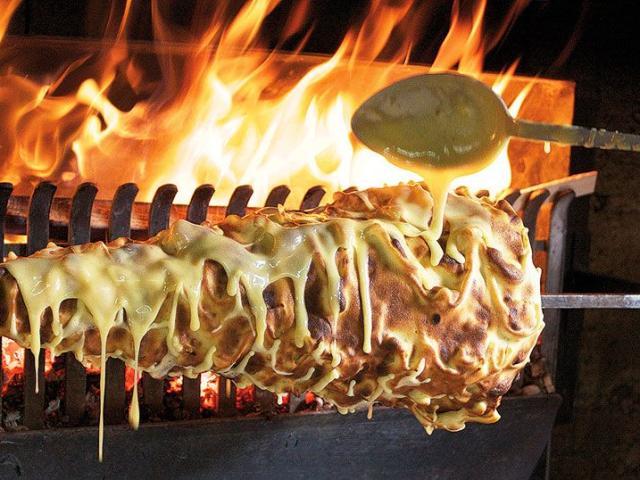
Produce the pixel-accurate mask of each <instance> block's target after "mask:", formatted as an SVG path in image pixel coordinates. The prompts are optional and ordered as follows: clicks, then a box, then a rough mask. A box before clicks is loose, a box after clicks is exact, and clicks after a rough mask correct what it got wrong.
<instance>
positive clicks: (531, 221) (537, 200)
mask: <svg viewBox="0 0 640 480" xmlns="http://www.w3.org/2000/svg"><path fill="white" fill-rule="evenodd" d="M547 198H549V191H548V190H535V191H533V192H531V194H530V195H529V199H528V201H527V205H526V206H525V207H524V211H523V213H522V223H524V226H525V227H527V229H528V230H529V232H528V237H529V245H531V248H532V249H534V246H535V244H536V229H537V226H538V214H539V213H540V208H541V207H542V204H543V203H544V202H546V201H547Z"/></svg>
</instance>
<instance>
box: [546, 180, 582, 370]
mask: <svg viewBox="0 0 640 480" xmlns="http://www.w3.org/2000/svg"><path fill="white" fill-rule="evenodd" d="M574 198H575V194H574V193H573V192H572V191H562V192H558V194H557V195H556V196H555V198H554V201H553V207H552V209H551V221H550V225H549V248H548V251H547V282H546V285H545V291H546V292H547V293H562V288H563V285H564V271H565V254H566V247H567V245H566V242H567V232H568V225H567V216H568V212H569V206H570V205H571V202H572V201H573V199H574ZM561 313H562V312H561V311H560V310H550V311H547V312H545V317H544V321H545V323H546V326H545V328H544V330H543V332H542V355H543V356H544V357H545V358H546V359H547V368H548V369H549V372H550V373H551V378H552V380H553V381H554V382H555V379H556V366H557V362H558V359H557V354H558V330H559V326H560V316H561Z"/></svg>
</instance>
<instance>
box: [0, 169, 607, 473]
mask: <svg viewBox="0 0 640 480" xmlns="http://www.w3.org/2000/svg"><path fill="white" fill-rule="evenodd" d="M595 180H596V174H595V172H590V173H588V174H581V175H574V176H571V177H567V178H564V179H560V180H556V181H552V182H548V183H545V184H541V185H538V186H533V187H530V188H527V189H522V190H517V191H513V192H511V193H509V194H508V195H506V196H505V199H506V200H507V201H509V202H510V203H511V204H512V205H513V206H514V208H515V209H516V210H518V211H519V213H520V215H521V217H522V218H523V221H524V223H525V225H526V226H527V228H528V229H529V233H528V234H529V239H530V242H531V245H532V249H533V250H534V253H536V254H537V253H543V254H544V255H546V262H545V263H546V268H545V271H546V279H545V284H544V285H543V290H544V291H545V292H547V293H561V292H562V285H563V281H564V271H565V263H566V261H565V260H566V245H567V232H568V228H567V227H568V215H569V207H570V206H571V204H572V202H573V200H574V199H575V198H577V197H581V196H587V195H590V194H591V193H593V191H594V189H595ZM55 190H56V188H55V185H53V184H52V183H50V182H42V183H40V184H38V185H37V186H36V188H35V189H34V192H33V194H32V195H31V197H30V199H29V202H28V205H29V208H28V212H27V213H26V218H25V216H24V213H23V212H24V203H25V202H24V198H23V197H17V198H14V197H11V192H12V186H11V185H10V184H7V183H3V184H0V225H1V227H0V234H1V235H0V236H1V238H0V246H1V247H2V251H3V253H4V254H5V255H6V254H7V253H8V252H9V251H12V252H14V253H17V254H21V255H24V254H29V253H32V252H34V251H36V250H38V249H40V248H44V247H45V246H46V245H47V243H48V242H49V241H50V240H52V239H53V240H59V238H57V237H60V236H61V234H65V237H66V240H67V243H68V244H78V243H85V242H87V241H89V240H96V239H98V238H100V236H102V238H105V237H106V239H108V240H113V239H115V238H118V237H122V236H131V235H132V233H133V231H132V219H133V220H135V219H134V217H133V215H134V214H135V213H136V212H138V213H139V212H140V211H141V210H144V209H148V215H147V216H146V223H147V227H146V231H140V230H138V231H137V236H138V237H140V236H142V237H150V236H152V235H154V234H156V233H158V232H159V231H160V230H162V229H164V228H166V227H167V226H168V224H169V222H170V221H171V220H175V214H176V211H177V212H179V213H181V214H182V216H183V217H184V218H186V219H187V220H189V221H192V222H194V223H201V222H202V221H204V220H206V219H208V218H210V217H211V214H212V212H213V215H214V217H215V216H219V210H220V209H221V208H223V209H224V216H227V215H244V214H245V213H246V212H247V210H248V207H247V205H248V203H249V200H250V198H251V195H252V193H253V190H252V188H251V186H249V185H242V186H239V187H237V188H236V189H235V191H234V192H233V194H232V195H231V197H230V198H229V201H228V203H227V205H226V206H225V207H209V203H210V200H211V198H212V197H213V195H214V193H215V189H214V187H213V186H211V185H208V184H207V185H201V186H200V187H198V188H197V189H196V190H195V191H194V193H193V196H192V198H191V201H190V203H189V204H188V205H187V206H186V207H185V206H178V207H177V208H176V206H174V205H172V202H173V199H174V197H175V195H176V192H177V188H176V187H175V185H172V184H167V185H163V186H161V187H159V188H158V190H157V191H156V193H155V195H154V197H153V200H152V202H151V203H150V204H140V203H136V202H135V198H136V195H137V193H138V187H137V186H136V185H135V184H133V183H129V184H124V185H122V186H121V187H120V188H119V189H118V190H117V191H116V193H115V194H114V197H113V200H112V202H111V204H110V207H111V208H110V211H109V213H108V227H107V229H106V230H105V229H104V228H101V225H98V227H97V228H93V226H94V219H95V217H94V216H93V215H92V207H94V205H95V199H96V195H97V187H96V186H95V185H94V184H91V183H83V184H81V185H79V186H78V188H77V190H76V193H75V194H74V196H73V197H72V198H71V199H70V207H69V208H68V214H67V215H68V216H67V218H68V220H67V222H66V226H65V225H60V222H59V221H58V222H57V223H56V222H55V221H53V217H54V216H57V218H59V217H60V215H61V213H60V211H59V210H60V208H59V207H58V211H57V212H56V202H55V199H54V194H55ZM289 193H290V189H289V188H288V187H287V186H285V185H281V186H278V187H275V188H274V189H273V190H272V191H271V193H270V194H269V195H268V198H267V201H266V204H265V206H277V205H278V204H282V203H284V202H285V200H286V198H287V196H288V195H289ZM324 195H325V190H324V189H323V188H322V187H321V186H317V187H313V188H311V189H309V191H307V193H306V194H305V196H304V199H303V201H302V204H301V205H300V209H302V210H306V209H311V208H314V207H316V206H318V205H319V204H320V202H321V200H322V198H323V197H324ZM12 202H13V205H12ZM68 203H69V202H68V201H67V200H64V199H61V200H59V201H58V204H59V205H60V204H64V205H67V204H68ZM20 206H22V211H21V210H20ZM52 207H53V215H52ZM545 216H546V217H547V218H546V220H545V219H544V218H542V217H545ZM545 222H547V224H548V226H549V228H548V236H547V237H546V238H542V239H540V238H538V235H537V234H538V233H539V232H538V229H537V227H538V225H539V224H544V223H545ZM5 223H6V225H5ZM98 223H99V222H98ZM139 223H140V222H139V219H138V221H137V224H138V225H139ZM21 225H25V226H26V228H25V231H26V234H27V241H26V243H25V244H11V245H5V244H4V232H5V230H9V231H11V232H14V233H15V232H20V226H21ZM6 227H8V228H6ZM65 229H66V231H65ZM560 315H561V313H560V312H558V311H547V312H546V313H545V322H546V324H547V326H546V328H545V330H544V332H543V334H542V337H543V347H542V348H543V355H544V356H545V357H546V358H547V360H548V362H549V369H550V373H551V375H552V377H553V378H554V379H555V376H556V371H555V370H556V364H557V352H558V343H559V325H560V320H561V317H560ZM25 353H26V355H25V386H24V389H25V390H24V395H25V416H24V424H25V426H27V427H28V428H29V429H30V430H40V429H42V427H43V424H44V423H43V419H44V410H45V405H44V396H43V394H42V392H43V391H44V354H42V355H40V359H41V363H40V365H39V368H38V373H39V375H38V377H39V379H40V382H41V385H40V387H41V388H40V390H39V391H40V393H38V394H36V393H35V370H34V365H33V357H32V354H31V353H30V352H29V351H27V352H25ZM30 357H31V360H30V361H31V364H29V363H28V362H29V360H28V359H29V358H30ZM65 368H66V375H65V387H66V393H65V396H66V398H67V399H69V398H71V399H72V400H71V402H69V401H68V400H67V401H65V410H64V414H65V415H67V416H68V418H69V425H70V426H73V425H78V423H79V421H80V418H81V417H82V412H83V411H84V391H85V388H86V373H85V370H84V368H83V367H82V366H81V365H80V364H79V363H78V362H77V360H75V358H73V356H72V354H66V358H65ZM30 372H31V373H30ZM1 375H2V370H1V369H0V381H1V380H2V377H1ZM142 381H143V392H144V396H143V398H142V399H141V403H142V404H144V405H146V406H147V407H148V408H149V409H150V410H151V411H154V410H158V409H159V408H161V406H162V401H163V395H164V391H163V388H162V385H163V382H162V381H161V380H160V381H158V380H154V379H152V378H151V377H148V376H144V377H143V380H142ZM219 385H220V389H219V392H218V401H219V403H218V413H219V415H220V416H223V417H225V416H234V415H236V411H235V408H234V405H235V386H233V384H232V383H231V382H226V381H221V382H220V383H219ZM227 388H229V391H227ZM532 398H533V399H536V398H537V399H538V400H532ZM0 401H1V400H0ZM183 402H184V406H185V409H187V410H188V412H189V414H190V415H191V417H190V418H197V417H198V415H199V411H200V380H199V378H198V379H184V383H183ZM256 402H257V403H258V404H259V405H260V410H261V411H262V412H263V413H265V414H266V416H267V417H271V414H273V413H274V412H275V397H274V395H272V394H271V393H269V392H264V391H258V390H257V389H256ZM297 403H298V402H295V401H292V402H291V403H290V405H291V406H295V405H296V404H297ZM560 403H561V397H560V396H559V395H556V394H551V395H546V394H543V395H539V396H536V397H513V398H508V399H506V400H505V404H504V405H503V407H502V410H503V411H504V412H505V413H506V412H509V415H511V411H512V410H513V411H522V409H523V408H525V406H526V405H529V406H528V407H526V408H525V412H526V411H527V409H528V408H533V409H534V410H535V411H531V412H529V413H530V414H528V415H527V414H524V415H523V417H522V421H523V422H524V423H526V424H528V423H529V422H530V421H531V422H533V423H532V424H531V425H530V428H533V427H534V425H537V424H540V425H542V424H544V425H552V424H553V420H554V418H555V415H556V412H557V409H558V406H559V405H560ZM0 407H1V403H0ZM126 407H127V402H126V392H125V384H124V363H123V362H122V361H120V360H116V359H109V361H108V363H107V390H106V392H105V419H106V423H107V424H108V425H118V424H122V423H123V422H124V420H125V417H126V414H125V412H126ZM383 410H385V409H383ZM405 414H406V412H393V413H384V415H385V419H386V418H392V419H394V421H396V420H397V421H398V422H400V423H401V424H402V425H404V423H403V422H404V419H405V417H404V416H403V415H405ZM359 416H361V415H359ZM279 417H280V416H278V417H276V418H279ZM300 417H301V418H303V417H306V415H303V416H300ZM334 417H335V416H334ZM200 421H202V420H200ZM216 421H224V419H218V420H216ZM260 421H262V420H260ZM300 421H301V422H304V419H302V420H300ZM1 422H2V410H1V408H0V425H1ZM210 422H211V421H208V423H210ZM296 422H297V421H296ZM296 422H294V424H292V425H294V426H293V427H292V428H299V424H298V423H296ZM340 422H342V420H338V419H337V418H334V419H333V420H326V421H325V423H326V425H327V426H326V428H329V429H331V428H337V427H336V425H339V424H340ZM214 423H215V421H214ZM321 423H322V422H321ZM360 423H362V419H360V420H356V421H355V423H353V424H351V423H349V422H347V425H352V427H347V428H352V431H351V432H347V434H346V437H345V438H346V439H348V440H349V441H352V442H355V443H356V444H357V442H358V441H360V442H362V441H364V439H363V438H360V440H358V436H360V435H363V432H365V431H366V430H367V428H365V427H362V426H361V425H360ZM173 424H175V425H176V428H182V424H183V422H165V425H166V430H158V431H162V432H163V433H162V435H168V436H171V435H172V433H171V425H173ZM197 424H198V423H193V424H192V425H197ZM239 425H241V426H239V427H238V431H237V439H236V440H239V439H241V438H244V437H243V435H245V434H246V432H245V431H244V427H245V426H247V425H248V424H247V423H242V424H239ZM252 425H253V426H251V427H248V428H249V429H250V430H251V429H253V428H256V426H255V424H252ZM498 425H501V423H499V424H498ZM147 426H148V427H150V425H149V424H148V425H147ZM112 428H115V430H114V435H115V436H116V438H121V437H122V438H127V440H126V441H127V442H129V441H135V437H131V439H129V433H122V432H121V429H122V427H119V426H114V427H112ZM143 428H146V427H145V426H144V425H143ZM287 428H288V427H287ZM319 428H322V427H319ZM402 428H403V429H404V428H405V427H402ZM478 428H479V429H483V428H490V427H484V426H474V427H473V428H471V429H470V431H472V433H471V434H466V433H465V435H467V436H468V437H469V439H467V440H464V441H463V439H459V441H460V442H462V443H461V444H463V445H466V444H467V443H468V445H467V446H465V447H464V448H465V450H466V449H467V448H471V446H472V445H476V447H474V448H479V446H480V445H481V444H482V441H481V440H480V439H481V438H485V440H484V441H486V439H487V438H490V437H491V436H492V435H493V433H489V430H487V432H486V434H485V435H483V434H482V433H478V432H477V431H476V430H477V429H478ZM493 428H494V429H495V428H496V427H493ZM498 429H499V430H500V431H504V435H508V436H509V435H512V436H514V438H513V441H520V442H521V441H523V439H522V436H520V437H519V440H516V437H518V434H517V432H516V433H514V432H510V430H509V429H506V430H503V427H498ZM536 431H537V430H536ZM547 431H548V432H547V439H546V440H545V441H536V442H531V444H530V445H529V446H528V447H527V449H528V450H529V452H528V454H529V455H530V456H531V458H533V460H532V461H526V462H520V464H518V465H519V466H518V468H516V469H515V470H514V471H513V474H517V475H518V476H514V477H509V476H508V475H507V476H504V475H506V474H504V472H503V474H502V478H525V477H523V476H521V475H520V474H521V473H522V472H523V471H524V470H527V471H528V472H529V473H530V472H531V470H532V469H533V465H535V461H536V460H537V458H539V456H540V453H541V452H542V451H543V449H544V447H545V445H546V443H547V442H548V436H549V435H550V431H551V427H550V426H548V428H547ZM52 432H53V433H52ZM65 432H68V435H67V434H66V433H65ZM78 432H80V433H78ZM82 432H84V433H82ZM89 432H90V433H89ZM118 432H120V433H118ZM480 432H481V430H480ZM494 432H495V430H494ZM382 433H383V434H384V435H392V436H393V437H392V438H397V439H401V438H405V437H406V435H407V432H406V431H404V430H402V431H401V430H399V429H398V428H397V427H396V426H395V425H393V422H391V423H389V424H385V426H384V429H383V431H382ZM496 433H497V432H496ZM351 434H353V435H351ZM9 435H10V437H11V438H14V436H15V438H16V439H17V440H18V444H22V442H27V443H28V444H29V445H31V446H32V447H33V448H36V449H37V448H38V447H36V445H38V444H41V443H42V442H43V441H44V442H45V443H46V442H47V441H48V439H49V438H54V437H55V438H65V435H66V437H67V438H72V439H73V438H85V436H86V435H89V436H92V435H95V432H94V429H93V428H91V427H82V428H80V429H73V428H60V429H55V430H45V431H41V432H40V433H38V432H30V433H29V434H24V433H11V434H9ZM38 435H40V437H39V436H38ZM42 435H44V437H42ZM107 435H110V434H109V433H108V434H107ZM409 435H410V437H411V436H412V435H415V433H410V434H409ZM421 435H422V434H421ZM438 435H439V434H438ZM365 436H366V435H365ZM205 437H207V435H205ZM232 437H233V435H232ZM43 438H44V440H43ZM140 440H142V438H141V439H140ZM230 440H231V441H236V440H233V438H230ZM111 441H116V440H115V439H114V440H111ZM142 441H144V440H142ZM217 441H218V440H216V442H217ZM407 441H408V442H411V440H410V439H409V438H408V439H407ZM320 442H321V443H323V442H325V440H321V441H320ZM465 442H466V443H465ZM62 443H64V442H62ZM85 443H88V445H87V448H88V449H89V450H90V451H91V452H93V450H94V448H93V447H94V445H92V443H91V442H85ZM445 443H446V442H445ZM438 445H439V443H438ZM50 448H51V447H50ZM63 448H64V447H63V446H61V447H60V449H63ZM248 448H249V447H248ZM325 448H329V446H328V445H326V446H325ZM183 450H184V448H183ZM93 454H95V452H93ZM202 454H204V452H202ZM472 454H473V453H472V450H470V451H469V455H472ZM61 455H63V454H62V453H61ZM63 456H64V455H63ZM16 461H17V463H16V465H21V464H22V463H21V461H20V456H18V457H16ZM9 463H10V464H14V463H15V462H13V463H12V461H11V462H9ZM20 468H22V467H20ZM97 468H104V466H98V467H97ZM234 468H240V465H239V464H238V465H236V466H233V467H232V468H231V471H232V470H233V469H234ZM501 468H502V467H501ZM523 469H524V470H523ZM292 471H293V470H292ZM489 472H493V473H492V475H495V474H496V472H498V474H499V473H500V472H502V470H495V469H493V470H492V469H491V468H490V469H488V470H487V472H486V473H489ZM227 473H229V472H227ZM527 475H528V474H527ZM54 477H55V475H54ZM494 478H495V476H494Z"/></svg>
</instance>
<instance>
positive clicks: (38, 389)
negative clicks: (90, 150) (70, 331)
mask: <svg viewBox="0 0 640 480" xmlns="http://www.w3.org/2000/svg"><path fill="white" fill-rule="evenodd" d="M55 192H56V186H55V185H54V184H52V183H50V182H42V183H40V184H38V186H37V187H36V188H35V190H34V192H33V195H32V196H31V202H30V203H29V215H28V218H27V255H31V254H32V253H34V252H36V251H38V250H41V249H42V248H44V247H46V246H47V243H49V210H50V208H51V201H52V200H53V195H54V194H55ZM44 356H45V352H44V350H43V349H41V350H40V354H39V355H38V357H39V361H38V363H37V365H36V359H35V357H34V355H33V353H32V352H31V350H26V349H25V356H24V425H25V426H26V427H27V428H30V429H32V430H36V429H40V428H43V427H44V407H45V397H44V394H45V390H44V388H45V385H44Z"/></svg>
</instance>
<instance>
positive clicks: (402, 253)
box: [391, 238, 407, 258]
mask: <svg viewBox="0 0 640 480" xmlns="http://www.w3.org/2000/svg"><path fill="white" fill-rule="evenodd" d="M391 245H393V247H394V248H395V249H396V250H397V251H398V252H399V253H400V256H401V257H402V258H407V254H406V253H405V251H404V248H402V245H401V244H400V242H399V241H398V239H397V238H392V239H391Z"/></svg>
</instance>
